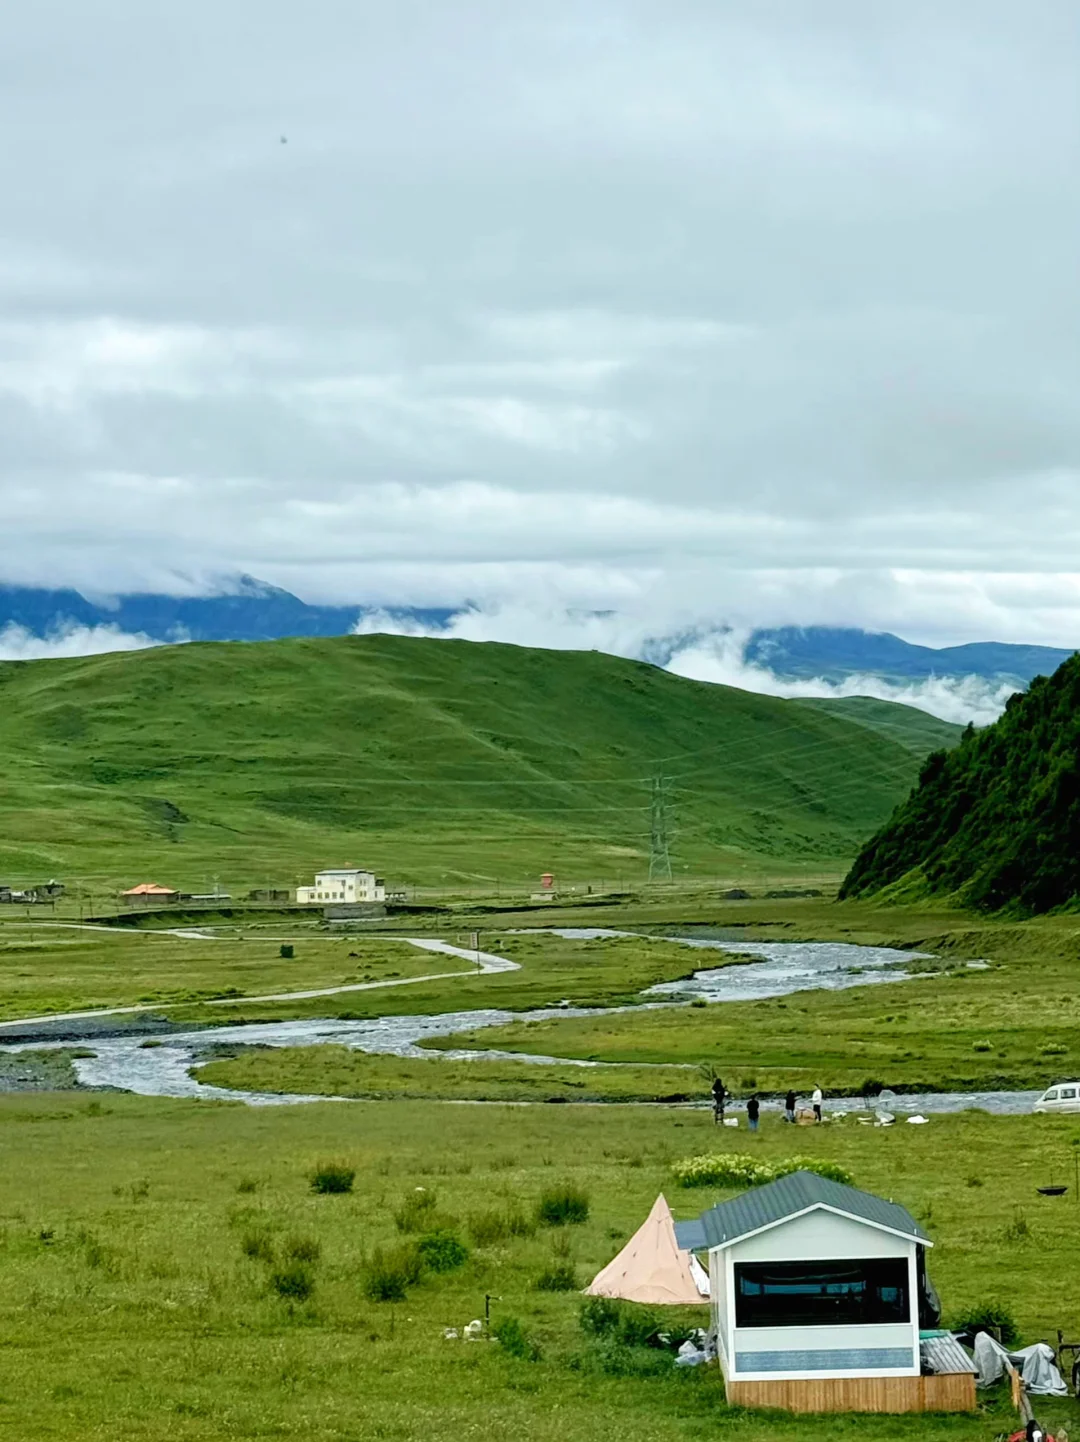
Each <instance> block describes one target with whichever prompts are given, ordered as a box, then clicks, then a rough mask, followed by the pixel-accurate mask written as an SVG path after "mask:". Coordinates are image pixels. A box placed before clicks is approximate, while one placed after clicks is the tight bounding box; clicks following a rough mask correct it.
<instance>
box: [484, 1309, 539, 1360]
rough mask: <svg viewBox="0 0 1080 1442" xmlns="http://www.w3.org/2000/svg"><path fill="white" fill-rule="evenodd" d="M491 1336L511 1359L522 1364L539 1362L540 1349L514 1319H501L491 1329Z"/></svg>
mask: <svg viewBox="0 0 1080 1442" xmlns="http://www.w3.org/2000/svg"><path fill="white" fill-rule="evenodd" d="M491 1335H492V1336H493V1337H494V1338H495V1340H496V1342H498V1344H499V1346H500V1347H501V1348H502V1349H503V1351H504V1352H506V1353H507V1354H508V1355H509V1356H511V1357H520V1358H521V1360H522V1361H524V1362H539V1360H540V1348H539V1347H538V1346H537V1344H536V1342H535V1341H534V1340H533V1339H532V1337H530V1336H529V1334H528V1332H526V1330H525V1328H524V1327H523V1326H522V1325H521V1323H520V1322H519V1321H518V1319H517V1318H516V1317H503V1318H502V1319H501V1320H500V1321H498V1322H496V1323H495V1325H494V1327H492V1329H491Z"/></svg>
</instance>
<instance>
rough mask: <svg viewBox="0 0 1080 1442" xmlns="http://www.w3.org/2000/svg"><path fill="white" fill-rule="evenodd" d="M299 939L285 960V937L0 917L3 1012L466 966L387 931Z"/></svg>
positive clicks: (303, 985) (237, 993)
mask: <svg viewBox="0 0 1080 1442" xmlns="http://www.w3.org/2000/svg"><path fill="white" fill-rule="evenodd" d="M284 934H288V933H286V932H283V935H284ZM293 946H294V952H295V955H294V956H293V957H292V958H284V957H282V956H281V955H280V950H281V948H280V943H278V942H277V941H276V940H272V939H271V938H269V937H267V938H264V939H258V940H247V939H245V940H237V939H229V940H222V941H196V940H188V939H185V938H181V937H175V936H168V935H157V934H153V933H149V932H136V933H134V934H128V933H126V932H123V931H119V932H116V931H113V932H108V931H104V930H102V931H90V930H82V929H78V928H75V927H72V928H66V927H61V926H52V925H40V924H37V923H26V922H22V921H10V922H7V923H4V924H2V925H0V1020H4V1021H6V1020H15V1019H17V1018H19V1017H28V1016H38V1015H47V1014H49V1013H52V1012H65V1011H83V1010H91V1009H95V1008H98V1007H120V1006H137V1005H145V1006H152V1007H154V1008H156V1009H159V1010H162V1011H172V1010H176V1011H178V1012H182V1011H183V1009H184V1008H185V1007H189V1006H190V1005H192V1004H193V1003H194V1004H198V1003H199V1002H201V1001H204V1000H206V999H208V998H210V997H227V996H234V997H237V998H240V997H243V996H257V995H262V994H274V993H277V992H284V991H291V990H300V989H307V988H319V987H333V986H347V985H351V984H353V983H357V982H360V983H362V982H377V981H391V980H394V979H397V978H402V977H418V976H430V975H436V974H439V973H460V972H462V971H467V970H468V969H469V964H468V963H467V962H465V961H462V960H461V959H460V958H457V957H453V956H438V955H433V954H432V953H430V952H425V951H420V950H418V949H417V948H415V947H411V946H409V945H408V944H407V943H406V942H404V941H399V940H395V939H393V938H390V937H374V938H365V939H364V941H363V942H356V941H353V940H346V939H343V938H336V937H335V938H327V937H326V936H318V935H312V934H309V933H300V934H299V935H297V936H296V939H295V941H294V942H293ZM396 991H397V988H393V989H392V990H391V994H394V993H396ZM347 995H352V993H347ZM359 995H360V996H363V995H364V993H362V992H361V993H359ZM324 1005H325V1003H324ZM401 1005H402V1003H401V1002H400V1001H399V1002H398V1007H399V1009H400V1007H401ZM223 1010H224V1009H223V1008H217V1009H215V1010H213V1011H211V1010H210V1009H209V1008H208V1009H207V1011H208V1015H210V1016H211V1017H216V1019H217V1020H218V1021H225V1020H228V1016H227V1015H225V1016H223V1015H222V1011H223Z"/></svg>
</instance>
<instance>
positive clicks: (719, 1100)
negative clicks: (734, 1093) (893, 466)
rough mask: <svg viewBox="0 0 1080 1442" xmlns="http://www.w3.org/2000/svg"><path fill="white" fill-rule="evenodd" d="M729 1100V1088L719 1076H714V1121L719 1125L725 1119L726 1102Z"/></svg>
mask: <svg viewBox="0 0 1080 1442" xmlns="http://www.w3.org/2000/svg"><path fill="white" fill-rule="evenodd" d="M726 1100H727V1089H726V1087H725V1086H724V1083H723V1082H722V1081H721V1080H720V1078H719V1077H713V1084H712V1101H713V1121H714V1122H715V1123H716V1125H717V1126H719V1125H720V1123H721V1122H722V1121H723V1120H724V1103H725V1101H726Z"/></svg>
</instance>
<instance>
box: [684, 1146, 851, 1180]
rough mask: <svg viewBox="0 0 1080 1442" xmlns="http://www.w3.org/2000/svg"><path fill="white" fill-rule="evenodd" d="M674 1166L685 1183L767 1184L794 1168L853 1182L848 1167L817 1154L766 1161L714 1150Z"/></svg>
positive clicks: (829, 1178)
mask: <svg viewBox="0 0 1080 1442" xmlns="http://www.w3.org/2000/svg"><path fill="white" fill-rule="evenodd" d="M671 1169H672V1171H673V1172H674V1174H675V1180H676V1181H677V1182H678V1183H679V1185H680V1186H682V1187H763V1186H764V1185H765V1184H766V1183H767V1182H775V1181H776V1179H777V1178H778V1177H786V1176H788V1175H790V1173H792V1172H816V1173H817V1175H818V1176H819V1177H826V1178H828V1180H829V1181H832V1182H843V1183H844V1185H845V1186H851V1185H853V1178H852V1175H851V1173H850V1172H849V1171H848V1170H847V1169H846V1168H845V1167H842V1166H839V1165H838V1164H837V1163H836V1162H828V1161H823V1160H821V1159H820V1158H817V1157H786V1158H784V1159H782V1160H780V1161H776V1162H765V1161H758V1160H757V1158H756V1157H751V1156H747V1155H746V1154H745V1153H742V1152H727V1153H720V1152H714V1153H712V1154H709V1155H705V1156H700V1157H684V1158H683V1159H682V1161H678V1162H674V1163H673V1164H672V1168H671Z"/></svg>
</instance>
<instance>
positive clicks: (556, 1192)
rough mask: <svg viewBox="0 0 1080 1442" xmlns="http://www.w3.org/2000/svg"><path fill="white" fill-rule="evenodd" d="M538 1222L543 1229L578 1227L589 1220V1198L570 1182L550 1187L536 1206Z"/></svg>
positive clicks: (541, 1195)
mask: <svg viewBox="0 0 1080 1442" xmlns="http://www.w3.org/2000/svg"><path fill="white" fill-rule="evenodd" d="M536 1220H537V1221H538V1222H539V1223H540V1225H541V1226H543V1227H567V1226H571V1227H576V1226H580V1225H581V1223H582V1222H587V1221H588V1220H589V1197H588V1193H586V1192H583V1191H582V1190H581V1188H580V1187H576V1186H574V1185H573V1184H572V1183H570V1182H564V1183H562V1184H561V1185H560V1186H556V1187H548V1188H546V1189H545V1190H544V1191H543V1192H541V1194H540V1200H539V1201H538V1202H537V1204H536Z"/></svg>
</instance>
